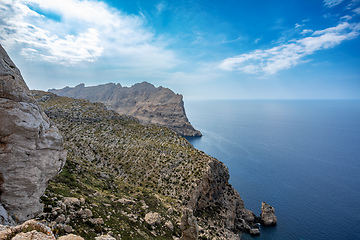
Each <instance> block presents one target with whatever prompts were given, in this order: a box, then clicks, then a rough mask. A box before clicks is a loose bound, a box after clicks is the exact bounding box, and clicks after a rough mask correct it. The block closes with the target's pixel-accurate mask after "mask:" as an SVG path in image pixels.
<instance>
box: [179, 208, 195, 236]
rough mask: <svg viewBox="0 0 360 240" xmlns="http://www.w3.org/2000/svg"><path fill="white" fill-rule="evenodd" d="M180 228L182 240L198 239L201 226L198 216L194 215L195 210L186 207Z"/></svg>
mask: <svg viewBox="0 0 360 240" xmlns="http://www.w3.org/2000/svg"><path fill="white" fill-rule="evenodd" d="M180 230H181V231H182V236H181V238H180V240H196V239H198V234H199V226H198V224H197V221H196V218H195V217H194V215H193V211H192V210H191V209H189V208H185V209H184V210H183V213H182V217H181V222H180Z"/></svg>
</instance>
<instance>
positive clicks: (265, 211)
mask: <svg viewBox="0 0 360 240" xmlns="http://www.w3.org/2000/svg"><path fill="white" fill-rule="evenodd" d="M260 217H261V223H262V224H263V225H265V226H274V225H276V223H277V218H276V216H275V209H274V208H273V207H272V206H270V205H269V204H267V203H265V202H262V204H261V215H260Z"/></svg>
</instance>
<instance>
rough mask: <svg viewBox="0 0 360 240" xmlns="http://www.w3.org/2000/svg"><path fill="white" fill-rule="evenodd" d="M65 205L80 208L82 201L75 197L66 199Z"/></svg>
mask: <svg viewBox="0 0 360 240" xmlns="http://www.w3.org/2000/svg"><path fill="white" fill-rule="evenodd" d="M64 204H65V205H66V206H68V207H74V206H80V200H79V199H78V198H74V197H65V198H64Z"/></svg>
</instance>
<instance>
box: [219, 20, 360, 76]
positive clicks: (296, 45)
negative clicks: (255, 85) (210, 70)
mask: <svg viewBox="0 0 360 240" xmlns="http://www.w3.org/2000/svg"><path fill="white" fill-rule="evenodd" d="M359 34H360V24H359V23H358V24H350V23H347V22H345V23H340V24H339V25H337V26H336V27H331V28H327V29H324V30H320V31H315V32H313V34H312V35H311V36H310V37H304V38H301V39H293V40H291V41H288V42H286V43H284V44H282V45H280V46H276V47H273V48H270V49H266V50H255V51H253V52H251V53H247V54H241V55H239V56H235V57H232V58H227V59H225V60H223V61H222V62H221V64H220V68H222V69H224V70H228V71H241V72H245V73H249V74H265V75H271V74H275V73H277V72H278V71H280V70H284V69H289V68H291V67H293V66H296V65H298V64H299V63H302V62H304V61H305V60H304V57H306V56H309V55H311V54H313V53H314V52H316V51H319V50H323V49H328V48H332V47H335V46H337V45H339V44H340V43H341V42H343V41H345V40H350V39H354V38H356V37H357V36H358V35H359Z"/></svg>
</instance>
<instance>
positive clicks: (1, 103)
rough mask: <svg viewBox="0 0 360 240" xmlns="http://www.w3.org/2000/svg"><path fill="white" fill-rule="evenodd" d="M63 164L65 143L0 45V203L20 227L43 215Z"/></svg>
mask: <svg viewBox="0 0 360 240" xmlns="http://www.w3.org/2000/svg"><path fill="white" fill-rule="evenodd" d="M65 160H66V151H65V150H64V145H63V138H62V136H61V134H60V132H59V131H58V129H57V128H56V127H55V126H54V125H52V123H51V122H50V121H49V119H48V117H47V116H46V115H45V113H44V112H43V111H42V109H41V108H40V107H39V105H38V103H37V101H36V100H35V99H34V98H33V96H32V94H31V93H30V91H29V89H28V87H27V85H26V83H25V81H24V80H23V78H22V76H21V74H20V71H19V69H18V68H17V67H16V66H15V64H14V63H13V62H12V61H11V59H10V58H9V56H8V55H7V53H6V52H5V50H4V49H3V48H2V46H1V45H0V202H1V204H2V205H3V206H4V207H5V209H6V210H7V211H8V213H9V214H10V215H12V216H15V218H17V220H19V221H25V220H27V219H30V218H32V217H33V216H34V215H35V214H37V213H39V212H41V211H42V205H41V204H40V203H39V199H40V196H41V195H43V193H44V191H45V189H46V187H47V183H48V181H49V179H51V178H53V177H54V176H55V175H56V174H58V173H59V171H60V170H61V168H62V166H63V165H64V163H65Z"/></svg>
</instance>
